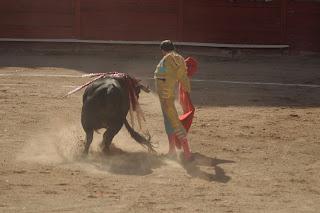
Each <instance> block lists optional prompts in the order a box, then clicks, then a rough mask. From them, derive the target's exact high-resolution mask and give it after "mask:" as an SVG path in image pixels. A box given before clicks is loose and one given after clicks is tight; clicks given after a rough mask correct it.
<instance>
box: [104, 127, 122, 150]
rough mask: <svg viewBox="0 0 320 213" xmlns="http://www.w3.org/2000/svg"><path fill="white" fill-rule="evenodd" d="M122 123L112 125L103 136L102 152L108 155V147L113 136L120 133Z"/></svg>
mask: <svg viewBox="0 0 320 213" xmlns="http://www.w3.org/2000/svg"><path fill="white" fill-rule="evenodd" d="M122 125H123V123H113V124H112V125H110V127H109V128H108V129H107V130H106V131H105V133H104V134H103V141H102V143H103V145H104V147H103V152H105V153H108V152H109V151H110V145H111V143H112V139H113V138H114V136H115V135H116V134H117V133H118V132H119V131H120V129H121V127H122Z"/></svg>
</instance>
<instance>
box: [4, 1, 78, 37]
mask: <svg viewBox="0 0 320 213" xmlns="http://www.w3.org/2000/svg"><path fill="white" fill-rule="evenodd" d="M73 27H74V1H73V0H63V1H62V0H32V1H31V0H10V1H0V37H7V38H70V37H74V36H73V35H74V32H73V31H74V29H73Z"/></svg>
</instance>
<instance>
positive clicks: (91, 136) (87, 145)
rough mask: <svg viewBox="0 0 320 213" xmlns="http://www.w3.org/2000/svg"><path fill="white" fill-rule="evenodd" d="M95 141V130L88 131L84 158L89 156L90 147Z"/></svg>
mask: <svg viewBox="0 0 320 213" xmlns="http://www.w3.org/2000/svg"><path fill="white" fill-rule="evenodd" d="M92 140H93V130H90V131H86V143H85V145H84V150H83V153H82V154H83V156H84V157H85V156H87V155H88V152H89V147H90V145H91V143H92Z"/></svg>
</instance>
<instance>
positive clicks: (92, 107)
mask: <svg viewBox="0 0 320 213" xmlns="http://www.w3.org/2000/svg"><path fill="white" fill-rule="evenodd" d="M128 110H129V103H128V94H127V92H126V90H125V88H124V87H123V85H121V84H120V82H119V81H118V80H116V79H101V80H98V81H96V82H94V83H93V84H91V85H90V86H89V87H87V89H86V90H85V92H84V95H83V106H82V114H81V122H82V126H83V128H84V129H100V128H107V127H108V126H109V125H112V123H113V122H118V121H119V120H122V119H123V117H124V118H125V116H126V115H127V112H128Z"/></svg>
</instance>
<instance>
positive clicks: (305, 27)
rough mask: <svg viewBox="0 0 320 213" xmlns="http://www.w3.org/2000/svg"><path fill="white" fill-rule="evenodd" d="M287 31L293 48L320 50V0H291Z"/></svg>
mask: <svg viewBox="0 0 320 213" xmlns="http://www.w3.org/2000/svg"><path fill="white" fill-rule="evenodd" d="M287 32H288V42H289V43H290V45H291V46H292V48H294V49H296V50H310V51H320V2H319V1H290V2H289V4H288V24H287Z"/></svg>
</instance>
